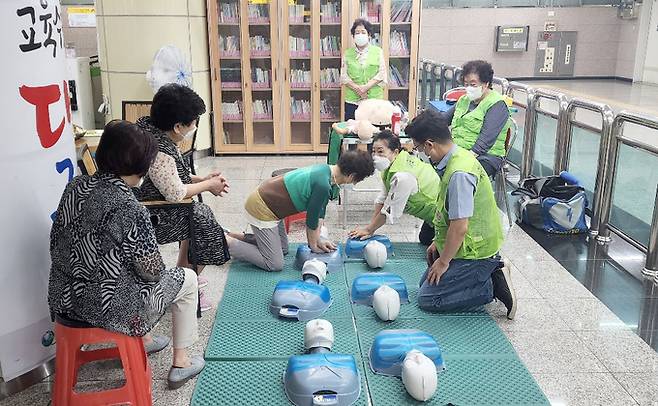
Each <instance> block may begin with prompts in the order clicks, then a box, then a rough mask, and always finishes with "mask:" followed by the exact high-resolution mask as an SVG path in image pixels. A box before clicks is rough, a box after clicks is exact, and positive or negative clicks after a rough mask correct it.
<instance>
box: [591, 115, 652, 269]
mask: <svg viewBox="0 0 658 406" xmlns="http://www.w3.org/2000/svg"><path fill="white" fill-rule="evenodd" d="M625 123H632V124H637V125H640V126H643V127H647V128H651V129H654V130H658V118H656V117H651V116H647V115H645V114H640V113H634V112H630V111H626V110H623V111H620V112H619V113H617V115H616V116H615V118H614V120H613V122H612V132H611V135H610V142H609V144H608V145H607V150H608V151H607V159H606V160H605V165H604V166H605V167H607V169H606V172H605V174H604V175H605V177H604V178H603V181H602V182H601V191H600V194H601V196H600V198H599V201H600V208H599V212H598V214H599V216H598V217H597V218H594V217H592V228H593V229H595V230H597V236H596V238H597V240H599V241H600V242H609V241H610V230H611V226H610V224H609V223H610V212H611V210H612V192H613V189H614V183H615V178H616V176H617V169H618V166H619V165H618V164H619V163H618V159H617V158H618V156H619V147H620V146H621V144H625V145H628V146H631V147H635V148H639V149H643V150H645V151H647V152H650V153H652V154H656V155H658V148H656V147H654V146H652V145H648V144H646V143H643V142H641V141H637V140H633V139H630V138H628V137H626V136H624V124H625ZM655 205H656V202H655V201H654V212H655ZM619 231H620V232H621V230H619ZM654 231H655V230H653V229H652V234H653V232H654ZM623 237H624V239H626V240H630V242H635V244H633V245H635V246H636V247H638V248H642V247H643V245H642V244H641V243H640V242H638V241H636V240H634V239H633V238H632V237H630V236H628V235H625V234H624V235H623ZM653 255H656V254H655V253H654V254H653ZM648 258H649V255H647V259H648Z"/></svg>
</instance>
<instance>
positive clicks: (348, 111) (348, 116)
mask: <svg viewBox="0 0 658 406" xmlns="http://www.w3.org/2000/svg"><path fill="white" fill-rule="evenodd" d="M357 107H359V106H358V105H356V104H352V103H348V102H345V117H344V118H345V121H347V120H354V113H355V112H356V108H357Z"/></svg>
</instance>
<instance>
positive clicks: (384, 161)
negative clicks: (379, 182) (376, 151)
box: [372, 155, 391, 172]
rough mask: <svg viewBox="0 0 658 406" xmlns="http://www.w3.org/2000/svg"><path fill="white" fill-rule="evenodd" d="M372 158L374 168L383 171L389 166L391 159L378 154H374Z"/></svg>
mask: <svg viewBox="0 0 658 406" xmlns="http://www.w3.org/2000/svg"><path fill="white" fill-rule="evenodd" d="M372 160H373V163H374V164H375V169H377V170H378V171H379V172H384V171H385V170H387V169H388V167H389V166H391V161H389V160H388V158H386V157H383V156H380V155H374V156H373V157H372Z"/></svg>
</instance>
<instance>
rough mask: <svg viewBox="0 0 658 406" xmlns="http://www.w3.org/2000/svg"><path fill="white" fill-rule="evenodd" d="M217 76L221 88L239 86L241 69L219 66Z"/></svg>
mask: <svg viewBox="0 0 658 406" xmlns="http://www.w3.org/2000/svg"><path fill="white" fill-rule="evenodd" d="M219 77H220V79H221V81H222V89H236V88H239V87H240V81H241V80H242V79H241V70H240V68H221V69H220V70H219Z"/></svg>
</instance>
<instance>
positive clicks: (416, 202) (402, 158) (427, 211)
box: [382, 151, 441, 224]
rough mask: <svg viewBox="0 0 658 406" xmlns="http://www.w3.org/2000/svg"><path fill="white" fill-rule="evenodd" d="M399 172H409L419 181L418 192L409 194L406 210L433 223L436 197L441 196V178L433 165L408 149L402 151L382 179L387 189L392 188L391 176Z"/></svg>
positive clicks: (383, 173)
mask: <svg viewBox="0 0 658 406" xmlns="http://www.w3.org/2000/svg"><path fill="white" fill-rule="evenodd" d="M397 172H408V173H410V174H412V175H413V176H414V177H415V178H416V180H417V181H418V192H416V193H414V194H413V195H411V196H409V200H407V204H406V206H405V207H404V212H405V213H407V214H411V215H412V216H415V217H418V218H419V219H423V220H425V221H426V222H428V223H430V224H431V223H432V219H433V218H434V212H435V211H436V199H437V197H438V196H439V182H440V181H441V179H440V178H439V175H437V174H436V171H435V170H434V168H433V167H432V165H430V164H428V163H426V162H423V161H422V160H420V159H418V158H416V157H415V156H413V155H411V154H409V153H408V152H407V151H400V153H399V154H398V156H397V157H395V160H394V161H393V162H392V163H391V166H389V167H388V169H386V170H385V171H384V172H382V179H383V181H384V186H385V187H386V190H391V178H393V175H395V174H396V173H397Z"/></svg>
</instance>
